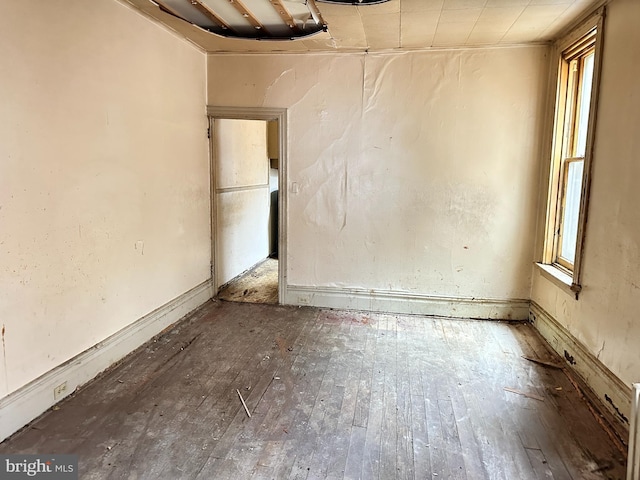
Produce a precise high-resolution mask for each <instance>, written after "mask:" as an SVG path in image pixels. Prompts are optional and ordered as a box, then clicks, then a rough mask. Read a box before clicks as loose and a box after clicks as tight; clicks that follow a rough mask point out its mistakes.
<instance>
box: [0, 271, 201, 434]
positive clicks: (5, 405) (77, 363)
mask: <svg viewBox="0 0 640 480" xmlns="http://www.w3.org/2000/svg"><path fill="white" fill-rule="evenodd" d="M212 296H213V285H212V282H211V280H207V281H205V282H203V283H201V284H200V285H198V286H196V287H194V288H192V289H191V290H189V291H187V292H185V293H183V294H182V295H180V296H179V297H177V298H175V299H173V300H172V301H170V302H168V303H166V304H165V305H163V306H161V307H160V308H157V309H156V310H154V311H153V312H151V313H149V314H148V315H145V316H144V317H142V318H140V319H138V320H137V321H135V322H133V323H132V324H130V325H128V326H127V327H125V328H123V329H122V330H120V331H119V332H117V333H115V334H113V335H111V336H110V337H108V338H106V339H105V340H103V341H101V342H100V343H98V344H96V345H94V346H93V347H91V348H89V349H88V350H85V351H84V352H82V353H80V354H79V355H76V356H75V357H74V358H72V359H70V360H68V361H67V362H65V363H63V364H61V365H59V366H57V367H56V368H54V369H52V370H50V371H48V372H47V373H45V374H44V375H42V376H40V377H38V378H37V379H35V380H33V381H31V382H29V383H28V384H26V385H25V386H23V387H21V388H19V389H18V390H16V391H14V392H12V393H10V394H9V395H7V396H5V397H3V398H2V399H0V441H2V440H4V439H5V438H7V437H8V436H10V435H11V434H13V433H15V432H16V431H18V430H19V429H21V428H22V427H23V426H25V425H26V424H28V423H29V422H31V421H32V420H33V419H35V418H37V417H38V416H40V415H41V414H42V413H44V412H45V411H47V409H49V408H51V407H52V406H53V405H55V404H56V403H58V402H59V401H60V400H62V399H63V398H64V397H66V396H67V395H70V394H71V393H73V392H74V391H75V390H76V388H78V387H80V386H81V385H83V384H85V383H87V382H88V381H89V380H91V379H92V378H94V377H95V376H96V375H98V374H99V373H100V372H102V371H104V370H105V369H107V368H108V367H110V366H111V365H113V364H114V363H115V362H117V361H118V360H120V359H122V358H123V357H125V356H126V355H127V354H129V353H131V352H132V351H133V350H135V349H136V348H138V347H139V346H140V345H142V344H144V343H145V342H147V341H148V340H149V339H151V338H153V337H154V336H155V335H157V334H158V333H160V332H162V331H163V330H164V329H165V328H167V327H169V326H171V325H172V324H174V323H175V322H177V321H178V320H179V319H181V318H182V317H184V316H185V315H187V314H188V313H190V312H191V311H193V310H195V309H196V308H197V307H199V306H200V305H202V304H204V303H205V302H207V300H209V299H210V298H212ZM65 383H66V386H65V388H64V391H63V392H60V394H59V395H57V396H56V395H54V389H56V387H58V386H60V385H63V384H65Z"/></svg>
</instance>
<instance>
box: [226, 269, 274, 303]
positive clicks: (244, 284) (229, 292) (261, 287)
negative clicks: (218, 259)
mask: <svg viewBox="0 0 640 480" xmlns="http://www.w3.org/2000/svg"><path fill="white" fill-rule="evenodd" d="M218 299H221V300H227V301H230V302H249V303H271V304H276V303H278V259H276V258H271V257H269V258H267V259H265V260H263V261H262V262H260V263H259V264H257V265H256V266H254V267H253V268H251V269H250V270H249V271H247V272H245V273H244V274H243V275H241V276H239V277H237V278H234V279H233V280H231V281H230V282H229V283H227V284H226V285H224V286H223V287H222V288H221V289H220V291H219V292H218Z"/></svg>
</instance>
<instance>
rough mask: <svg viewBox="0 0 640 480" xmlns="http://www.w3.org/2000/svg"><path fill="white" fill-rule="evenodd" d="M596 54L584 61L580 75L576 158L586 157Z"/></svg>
mask: <svg viewBox="0 0 640 480" xmlns="http://www.w3.org/2000/svg"><path fill="white" fill-rule="evenodd" d="M594 58H595V53H594V52H592V53H590V54H589V55H587V56H586V57H584V59H583V61H582V72H581V75H580V77H581V78H580V85H581V87H580V97H579V98H578V105H577V107H578V125H577V126H576V151H575V154H574V156H576V157H584V154H585V150H586V148H587V125H588V123H589V106H590V104H591V85H592V83H593V60H594Z"/></svg>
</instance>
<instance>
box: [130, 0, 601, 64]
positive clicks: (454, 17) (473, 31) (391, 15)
mask: <svg viewBox="0 0 640 480" xmlns="http://www.w3.org/2000/svg"><path fill="white" fill-rule="evenodd" d="M126 1H127V2H128V3H130V4H132V5H133V6H134V7H136V8H138V9H139V10H141V11H143V12H145V13H146V14H148V15H150V16H151V17H153V18H155V19H157V20H159V21H160V22H162V23H164V24H165V25H167V26H168V27H170V28H172V29H173V30H176V31H177V32H178V33H180V34H182V35H184V36H185V37H187V38H188V39H190V40H191V41H192V42H194V43H195V44H197V45H199V46H200V47H202V48H203V49H204V50H206V51H208V52H280V51H290V52H305V51H354V50H355V51H358V50H362V51H364V50H371V51H376V50H397V49H405V50H414V49H424V48H432V47H433V48H438V47H468V46H489V45H512V44H523V43H537V42H546V41H549V40H552V39H553V38H554V37H555V36H557V35H558V33H559V32H561V31H562V30H563V28H564V27H566V26H568V25H569V24H571V23H572V22H574V21H575V20H576V19H578V18H579V17H581V16H583V15H585V14H586V13H588V12H590V11H591V10H593V9H594V8H595V7H596V5H598V4H601V3H602V0H390V1H389V2H386V3H382V4H377V5H364V6H352V5H336V4H330V3H320V2H317V3H316V5H317V7H318V9H319V10H320V12H321V14H322V18H323V19H324V21H325V22H326V23H327V25H328V31H327V32H321V33H318V34H316V35H313V36H311V37H307V38H305V39H298V40H289V41H283V40H278V41H274V40H240V39H231V38H223V37H220V36H217V35H215V34H212V33H209V32H206V31H203V30H201V29H199V28H198V27H195V26H193V25H190V24H188V23H187V22H185V21H183V20H180V19H177V18H175V17H173V16H171V15H169V14H167V13H164V12H162V11H161V10H160V9H159V8H158V7H157V6H155V5H154V4H153V3H151V2H150V1H149V0H126Z"/></svg>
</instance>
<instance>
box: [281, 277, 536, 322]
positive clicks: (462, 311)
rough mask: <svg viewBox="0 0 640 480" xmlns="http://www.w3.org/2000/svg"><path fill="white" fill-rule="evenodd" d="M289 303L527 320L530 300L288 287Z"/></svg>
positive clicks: (287, 297)
mask: <svg viewBox="0 0 640 480" xmlns="http://www.w3.org/2000/svg"><path fill="white" fill-rule="evenodd" d="M285 303H286V304H288V305H310V306H314V307H325V308H340V309H345V310H366V311H371V312H391V313H403V314H420V315H434V316H439V317H455V318H478V319H490V320H526V319H527V318H528V316H529V300H526V299H490V298H470V297H438V296H431V295H420V294H412V293H406V292H397V291H385V290H365V289H355V288H335V287H308V286H300V285H287V291H286V298H285Z"/></svg>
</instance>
